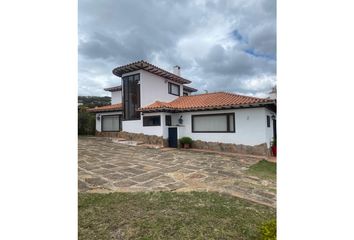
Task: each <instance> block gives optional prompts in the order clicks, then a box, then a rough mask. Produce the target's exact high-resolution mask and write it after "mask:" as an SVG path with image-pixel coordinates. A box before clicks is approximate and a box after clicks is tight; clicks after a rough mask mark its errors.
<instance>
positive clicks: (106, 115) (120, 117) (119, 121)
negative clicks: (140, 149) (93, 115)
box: [101, 114, 123, 132]
mask: <svg viewBox="0 0 354 240" xmlns="http://www.w3.org/2000/svg"><path fill="white" fill-rule="evenodd" d="M108 116H118V126H119V127H118V131H104V130H103V118H104V117H108ZM122 116H123V115H122V114H105V115H101V132H121V131H122Z"/></svg>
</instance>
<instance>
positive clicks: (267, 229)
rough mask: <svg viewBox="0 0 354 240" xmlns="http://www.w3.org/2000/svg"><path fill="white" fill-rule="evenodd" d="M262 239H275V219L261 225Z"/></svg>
mask: <svg viewBox="0 0 354 240" xmlns="http://www.w3.org/2000/svg"><path fill="white" fill-rule="evenodd" d="M261 233H262V240H276V239H277V221H276V220H275V219H272V220H271V221H268V222H266V223H264V224H263V225H262V227H261Z"/></svg>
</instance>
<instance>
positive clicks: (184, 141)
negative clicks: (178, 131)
mask: <svg viewBox="0 0 354 240" xmlns="http://www.w3.org/2000/svg"><path fill="white" fill-rule="evenodd" d="M179 142H180V144H192V139H191V138H190V137H183V138H181V139H180V140H179Z"/></svg>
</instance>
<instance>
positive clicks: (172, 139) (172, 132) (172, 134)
mask: <svg viewBox="0 0 354 240" xmlns="http://www.w3.org/2000/svg"><path fill="white" fill-rule="evenodd" d="M177 139H178V138H177V128H176V127H171V128H168V146H169V147H173V148H176V147H177Z"/></svg>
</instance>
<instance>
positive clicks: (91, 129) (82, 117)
mask: <svg viewBox="0 0 354 240" xmlns="http://www.w3.org/2000/svg"><path fill="white" fill-rule="evenodd" d="M95 130H96V119H95V115H94V114H92V113H88V112H79V113H78V133H79V135H95Z"/></svg>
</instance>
